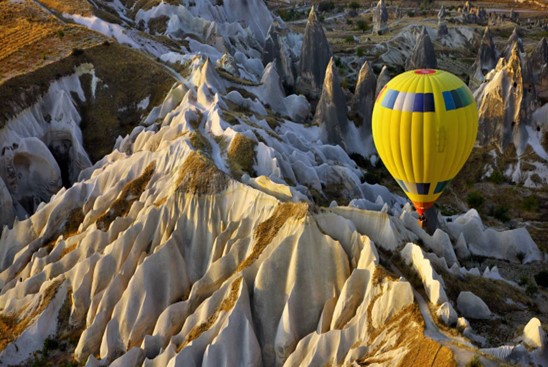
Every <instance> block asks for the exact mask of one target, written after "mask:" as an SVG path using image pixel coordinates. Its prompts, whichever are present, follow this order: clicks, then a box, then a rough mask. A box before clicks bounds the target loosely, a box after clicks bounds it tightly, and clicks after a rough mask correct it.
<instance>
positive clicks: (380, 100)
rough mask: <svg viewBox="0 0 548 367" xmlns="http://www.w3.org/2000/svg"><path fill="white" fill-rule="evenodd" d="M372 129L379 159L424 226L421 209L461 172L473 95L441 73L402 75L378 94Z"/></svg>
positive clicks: (470, 140)
mask: <svg viewBox="0 0 548 367" xmlns="http://www.w3.org/2000/svg"><path fill="white" fill-rule="evenodd" d="M372 125H373V126H372V130H373V141H374V142H375V146H376V148H377V152H378V153H379V156H380V158H381V160H382V161H383V163H384V165H385V166H386V168H387V169H388V171H389V172H390V174H391V175H392V177H394V179H395V180H396V182H397V183H398V184H399V185H400V187H401V188H402V189H403V191H404V192H405V194H406V195H407V196H408V197H409V199H411V201H412V202H413V205H414V206H415V209H416V210H417V212H418V214H419V224H421V226H424V225H425V217H424V211H425V210H426V209H428V208H430V207H432V205H433V204H434V202H435V201H436V200H437V199H438V198H439V196H440V195H441V194H442V192H443V191H444V190H445V188H446V187H447V186H448V185H449V183H450V182H451V180H452V179H453V178H454V177H455V176H456V175H457V173H458V172H459V171H460V170H461V168H462V166H463V165H464V163H465V162H466V160H467V159H468V156H469V155H470V152H471V151H472V148H473V146H474V142H475V141H476V135H477V132H478V110H477V106H476V103H475V101H474V98H473V97H472V92H471V91H470V89H468V87H467V86H466V85H465V84H464V83H463V82H462V81H461V80H460V79H459V78H458V77H456V76H455V75H453V74H451V73H448V72H446V71H443V70H433V69H419V70H411V71H407V72H405V73H403V74H400V75H398V76H397V77H395V78H394V79H392V80H391V81H390V82H389V83H388V84H386V86H385V87H384V89H383V90H382V91H381V92H380V93H379V95H378V96H377V100H376V101H375V106H374V108H373V122H372Z"/></svg>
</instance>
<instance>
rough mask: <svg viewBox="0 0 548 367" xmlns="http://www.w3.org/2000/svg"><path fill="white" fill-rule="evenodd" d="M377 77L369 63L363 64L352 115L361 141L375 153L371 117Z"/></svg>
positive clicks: (353, 100)
mask: <svg viewBox="0 0 548 367" xmlns="http://www.w3.org/2000/svg"><path fill="white" fill-rule="evenodd" d="M376 90H377V77H376V76H375V73H374V72H373V68H372V66H371V64H370V63H369V61H366V62H364V63H363V65H362V67H361V69H360V72H359V74H358V82H357V84H356V90H355V92H354V97H353V98H352V109H351V111H352V115H353V120H354V123H355V124H356V127H358V130H359V132H360V140H361V141H362V142H363V144H364V145H367V146H370V147H371V149H372V151H374V149H375V148H374V144H373V140H372V132H371V117H372V116H371V115H372V113H373V105H374V104H375V93H376Z"/></svg>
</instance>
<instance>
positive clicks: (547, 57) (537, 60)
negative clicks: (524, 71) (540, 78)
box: [529, 37, 548, 78]
mask: <svg viewBox="0 0 548 367" xmlns="http://www.w3.org/2000/svg"><path fill="white" fill-rule="evenodd" d="M529 62H530V65H531V69H532V70H533V73H535V78H536V74H538V72H539V70H540V69H541V68H542V66H544V65H545V64H548V43H547V42H546V38H545V37H542V39H541V40H540V41H539V42H538V43H537V45H536V46H535V49H534V50H533V51H532V52H531V54H530V55H529Z"/></svg>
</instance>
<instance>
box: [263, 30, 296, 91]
mask: <svg viewBox="0 0 548 367" xmlns="http://www.w3.org/2000/svg"><path fill="white" fill-rule="evenodd" d="M282 32H283V30H282V28H281V26H280V24H279V23H278V22H273V23H272V25H271V26H270V28H269V29H268V34H267V36H266V39H265V45H264V47H263V64H264V65H265V66H266V65H267V64H268V63H270V62H274V64H275V65H276V70H277V72H278V74H279V75H280V78H281V80H282V84H283V85H284V87H285V88H286V89H288V90H291V89H292V88H293V87H294V85H295V70H294V63H293V55H292V52H291V50H290V49H289V47H288V46H287V42H284V38H283V34H282Z"/></svg>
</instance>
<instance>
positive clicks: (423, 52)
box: [405, 27, 438, 70]
mask: <svg viewBox="0 0 548 367" xmlns="http://www.w3.org/2000/svg"><path fill="white" fill-rule="evenodd" d="M437 67H438V62H437V60H436V53H435V51H434V45H433V44H432V41H431V40H430V36H429V35H428V31H427V30H426V28H425V27H423V28H422V31H421V33H420V34H419V36H418V38H417V43H416V44H415V47H414V48H413V51H412V53H411V56H410V57H409V59H408V60H407V62H406V64H405V69H406V70H413V69H435V68H437Z"/></svg>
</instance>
